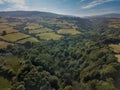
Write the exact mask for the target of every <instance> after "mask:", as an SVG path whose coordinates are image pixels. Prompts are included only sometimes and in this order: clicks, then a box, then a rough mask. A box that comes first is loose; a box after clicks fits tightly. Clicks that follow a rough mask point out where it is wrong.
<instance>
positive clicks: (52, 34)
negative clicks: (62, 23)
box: [37, 32, 62, 40]
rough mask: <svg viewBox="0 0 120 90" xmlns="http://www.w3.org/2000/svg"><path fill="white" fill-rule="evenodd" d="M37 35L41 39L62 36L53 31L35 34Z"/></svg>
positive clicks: (52, 38)
mask: <svg viewBox="0 0 120 90" xmlns="http://www.w3.org/2000/svg"><path fill="white" fill-rule="evenodd" d="M37 36H39V37H40V38H41V39H45V40H59V39H60V38H61V37H62V36H61V35H57V34H55V33H53V32H51V33H42V34H37Z"/></svg>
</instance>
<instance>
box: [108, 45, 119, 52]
mask: <svg viewBox="0 0 120 90" xmlns="http://www.w3.org/2000/svg"><path fill="white" fill-rule="evenodd" d="M109 47H111V48H113V51H114V52H115V53H119V52H120V45H119V44H110V45H109Z"/></svg>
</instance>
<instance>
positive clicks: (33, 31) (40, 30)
mask: <svg viewBox="0 0 120 90" xmlns="http://www.w3.org/2000/svg"><path fill="white" fill-rule="evenodd" d="M51 31H52V30H51V29H48V28H40V29H37V30H30V31H29V33H30V34H38V33H47V32H51Z"/></svg>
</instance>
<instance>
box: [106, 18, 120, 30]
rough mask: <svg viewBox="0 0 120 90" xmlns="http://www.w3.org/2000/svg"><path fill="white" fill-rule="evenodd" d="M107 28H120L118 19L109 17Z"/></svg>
mask: <svg viewBox="0 0 120 90" xmlns="http://www.w3.org/2000/svg"><path fill="white" fill-rule="evenodd" d="M109 21H110V23H109V24H108V27H109V28H120V19H110V20H109Z"/></svg>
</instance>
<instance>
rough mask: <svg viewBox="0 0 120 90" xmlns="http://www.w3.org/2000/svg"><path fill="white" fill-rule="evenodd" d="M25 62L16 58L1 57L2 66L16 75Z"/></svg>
mask: <svg viewBox="0 0 120 90" xmlns="http://www.w3.org/2000/svg"><path fill="white" fill-rule="evenodd" d="M23 61H24V60H22V59H20V58H17V57H15V56H5V57H0V62H1V63H0V65H4V66H5V67H6V68H9V69H12V70H13V71H14V72H15V73H17V72H18V70H19V69H20V67H21V65H20V62H23Z"/></svg>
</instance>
